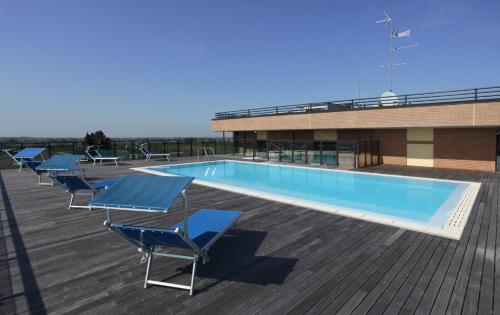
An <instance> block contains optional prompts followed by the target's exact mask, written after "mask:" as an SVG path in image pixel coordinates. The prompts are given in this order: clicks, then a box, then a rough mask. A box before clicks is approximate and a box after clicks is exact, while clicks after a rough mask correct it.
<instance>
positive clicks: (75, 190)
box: [50, 172, 116, 210]
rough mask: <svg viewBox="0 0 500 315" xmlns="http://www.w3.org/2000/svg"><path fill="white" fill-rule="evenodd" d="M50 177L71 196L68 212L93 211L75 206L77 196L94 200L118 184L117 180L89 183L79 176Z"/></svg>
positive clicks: (53, 175) (56, 174) (59, 174)
mask: <svg viewBox="0 0 500 315" xmlns="http://www.w3.org/2000/svg"><path fill="white" fill-rule="evenodd" d="M50 177H51V179H52V180H53V181H55V182H56V183H58V184H59V185H61V187H63V188H64V190H66V191H67V192H69V193H70V194H71V198H70V200H69V206H68V210H71V209H89V210H90V209H91V208H90V206H80V205H74V204H73V201H74V200H75V195H90V196H91V198H92V199H94V198H95V196H96V195H97V193H98V192H99V191H100V190H103V189H108V188H109V187H111V186H113V185H114V184H115V183H116V180H114V179H112V180H104V181H97V182H93V183H89V182H87V181H86V180H85V179H83V178H82V177H80V176H78V175H74V174H68V173H62V172H55V173H51V174H50Z"/></svg>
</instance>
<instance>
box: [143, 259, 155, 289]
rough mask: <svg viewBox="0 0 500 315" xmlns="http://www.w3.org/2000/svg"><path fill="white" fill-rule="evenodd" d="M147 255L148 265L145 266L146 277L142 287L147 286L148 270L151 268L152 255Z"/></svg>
mask: <svg viewBox="0 0 500 315" xmlns="http://www.w3.org/2000/svg"><path fill="white" fill-rule="evenodd" d="M147 255H148V265H147V267H146V278H145V279H144V289H146V288H147V287H148V279H149V271H150V270H151V264H152V263H153V255H152V254H147Z"/></svg>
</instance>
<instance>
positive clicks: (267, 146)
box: [266, 140, 269, 161]
mask: <svg viewBox="0 0 500 315" xmlns="http://www.w3.org/2000/svg"><path fill="white" fill-rule="evenodd" d="M266 151H267V160H268V161H269V140H266Z"/></svg>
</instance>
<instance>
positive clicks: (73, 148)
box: [71, 142, 75, 155]
mask: <svg viewBox="0 0 500 315" xmlns="http://www.w3.org/2000/svg"><path fill="white" fill-rule="evenodd" d="M71 148H72V150H73V155H74V154H75V143H74V142H71Z"/></svg>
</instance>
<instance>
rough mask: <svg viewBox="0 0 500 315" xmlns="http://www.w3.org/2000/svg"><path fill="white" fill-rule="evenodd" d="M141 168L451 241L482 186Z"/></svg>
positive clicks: (218, 166) (228, 166) (331, 174)
mask: <svg viewBox="0 0 500 315" xmlns="http://www.w3.org/2000/svg"><path fill="white" fill-rule="evenodd" d="M138 170H140V171H143V172H148V173H154V174H159V175H186V176H193V177H195V178H196V182H197V183H200V184H203V185H207V186H212V187H216V188H222V189H227V190H231V191H236V192H240V193H245V194H249V195H254V196H257V197H261V198H268V199H272V200H277V201H281V202H288V203H291V204H296V205H300V206H305V207H309V208H313V209H317V210H323V211H328V212H334V213H338V214H341V215H346V216H351V217H356V218H360V219H365V220H369V221H375V222H379V223H384V224H390V225H395V226H399V227H404V228H408V229H412V230H417V231H422V232H427V233H432V234H437V235H441V236H446V237H451V238H459V237H460V234H461V232H462V230H463V226H464V225H465V222H466V221H467V217H468V213H469V212H470V209H471V207H472V204H473V202H474V199H475V196H476V195H477V192H478V190H479V186H480V184H478V183H470V182H459V181H448V180H436V179H426V178H417V177H406V176H393V175H381V174H371V173H370V174H369V173H363V172H352V171H342V170H328V169H318V168H309V167H297V166H287V165H276V164H269V163H254V162H242V161H230V160H223V161H212V162H201V163H187V164H175V165H167V166H157V167H147V168H140V169H138Z"/></svg>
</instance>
